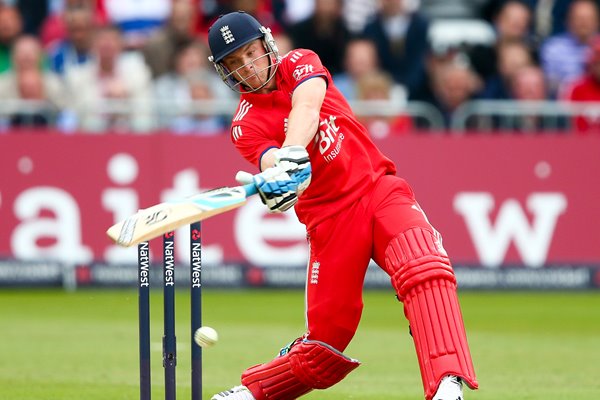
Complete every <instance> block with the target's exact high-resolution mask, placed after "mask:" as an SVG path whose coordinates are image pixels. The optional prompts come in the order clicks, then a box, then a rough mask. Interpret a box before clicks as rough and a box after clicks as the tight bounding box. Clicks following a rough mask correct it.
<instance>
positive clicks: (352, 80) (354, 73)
mask: <svg viewBox="0 0 600 400" xmlns="http://www.w3.org/2000/svg"><path fill="white" fill-rule="evenodd" d="M378 69H379V65H378V61H377V48H376V47H375V43H373V42H372V41H371V40H369V39H360V38H357V39H352V40H351V41H350V42H348V45H347V46H346V50H345V54H344V72H342V73H339V74H335V75H333V81H334V82H335V86H336V87H337V88H338V89H339V90H340V92H342V94H343V95H344V97H345V98H346V99H347V100H354V99H356V97H357V93H356V86H357V82H358V80H359V79H360V77H361V76H363V75H366V74H368V73H372V72H375V71H377V70H378Z"/></svg>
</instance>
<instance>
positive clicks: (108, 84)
mask: <svg viewBox="0 0 600 400" xmlns="http://www.w3.org/2000/svg"><path fill="white" fill-rule="evenodd" d="M92 49H93V52H92V54H93V57H92V59H91V60H90V62H88V63H85V64H81V65H79V66H78V67H74V68H71V69H69V70H67V71H66V74H65V79H66V82H67V85H68V90H69V92H70V98H71V99H72V100H73V105H72V107H73V109H74V111H75V112H76V113H77V116H78V119H79V123H80V127H81V128H83V129H84V130H86V131H103V130H106V129H115V130H119V129H125V130H129V129H132V130H133V131H138V132H143V131H147V130H148V129H150V128H151V126H152V125H151V124H152V118H151V116H152V115H151V113H152V107H151V104H150V102H149V100H150V98H151V97H150V96H151V84H150V71H149V70H148V68H147V67H146V65H145V63H144V60H143V58H142V57H141V56H140V55H139V54H137V53H132V52H129V53H125V52H124V51H123V39H122V37H121V33H120V31H119V30H118V28H115V27H102V28H99V29H98V30H97V32H96V34H95V37H94V42H93V46H92ZM103 100H113V101H114V100H120V101H121V102H117V103H115V102H112V103H104V102H103ZM115 104H117V105H118V109H117V110H115V109H113V110H107V109H106V108H105V107H107V106H111V105H113V106H115ZM109 111H110V112H109ZM117 111H119V112H120V111H123V112H124V114H123V115H120V114H119V113H118V112H117Z"/></svg>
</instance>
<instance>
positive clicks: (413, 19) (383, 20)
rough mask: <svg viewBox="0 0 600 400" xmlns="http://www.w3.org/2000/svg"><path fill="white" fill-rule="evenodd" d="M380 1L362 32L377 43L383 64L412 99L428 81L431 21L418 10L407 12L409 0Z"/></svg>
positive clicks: (380, 62)
mask: <svg viewBox="0 0 600 400" xmlns="http://www.w3.org/2000/svg"><path fill="white" fill-rule="evenodd" d="M379 4H380V6H379V10H378V12H377V14H376V15H375V16H374V19H373V20H372V21H371V22H370V23H368V24H367V26H366V27H365V30H364V32H363V35H364V36H365V37H367V38H369V39H371V40H373V41H374V42H375V43H376V44H377V52H378V57H379V64H380V65H381V67H382V68H383V69H384V70H385V71H387V72H389V73H390V74H392V76H393V78H394V80H395V81H396V82H397V83H400V84H402V85H404V86H405V87H406V89H407V91H408V96H409V98H413V97H412V96H413V95H414V94H415V93H416V92H417V91H418V90H421V88H422V86H423V84H424V81H425V58H426V55H427V49H428V44H427V30H428V27H429V24H428V22H427V21H426V20H425V18H424V17H422V16H421V15H420V14H419V13H418V12H414V13H409V12H408V10H407V8H406V4H407V0H380V2H379Z"/></svg>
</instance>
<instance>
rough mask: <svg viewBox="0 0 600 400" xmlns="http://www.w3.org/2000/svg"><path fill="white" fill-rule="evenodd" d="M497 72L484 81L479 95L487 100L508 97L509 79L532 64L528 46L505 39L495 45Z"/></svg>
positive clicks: (505, 98) (517, 41)
mask: <svg viewBox="0 0 600 400" xmlns="http://www.w3.org/2000/svg"><path fill="white" fill-rule="evenodd" d="M497 52H498V55H497V67H496V69H497V71H498V72H497V73H496V74H495V75H492V76H491V77H490V78H488V79H487V80H486V81H485V82H484V87H483V90H482V91H481V93H479V97H481V98H483V99H488V100H507V99H509V98H510V89H509V85H510V81H511V79H512V77H513V75H514V74H515V73H516V72H517V71H518V70H520V69H521V68H523V67H526V66H530V65H533V64H534V61H533V57H532V55H531V51H530V50H529V47H528V46H527V45H526V44H525V43H523V42H521V41H519V40H505V41H503V42H500V43H499V44H498V46H497Z"/></svg>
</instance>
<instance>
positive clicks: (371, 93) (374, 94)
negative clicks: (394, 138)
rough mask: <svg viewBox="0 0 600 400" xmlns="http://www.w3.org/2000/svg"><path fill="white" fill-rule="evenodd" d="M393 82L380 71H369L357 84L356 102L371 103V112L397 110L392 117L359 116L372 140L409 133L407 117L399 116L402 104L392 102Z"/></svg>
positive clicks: (410, 125)
mask: <svg viewBox="0 0 600 400" xmlns="http://www.w3.org/2000/svg"><path fill="white" fill-rule="evenodd" d="M393 86H394V80H393V79H392V77H391V76H390V75H389V74H388V73H386V72H382V71H371V72H368V73H366V74H364V75H362V76H361V77H360V78H359V79H358V82H357V100H362V101H368V102H373V103H372V104H373V108H372V109H371V111H376V110H380V111H381V110H384V109H386V108H387V111H392V110H394V109H396V110H398V113H396V114H394V115H376V113H373V115H360V116H359V117H358V119H359V121H361V122H362V123H363V125H364V126H365V127H366V128H367V129H368V131H369V133H370V134H371V136H372V137H374V138H378V139H381V138H384V137H387V136H390V135H401V134H406V133H409V132H410V130H411V129H412V122H411V119H410V117H409V116H408V115H405V114H400V113H399V108H400V106H401V105H402V104H403V103H400V102H394V99H393V94H392V87H393Z"/></svg>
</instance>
